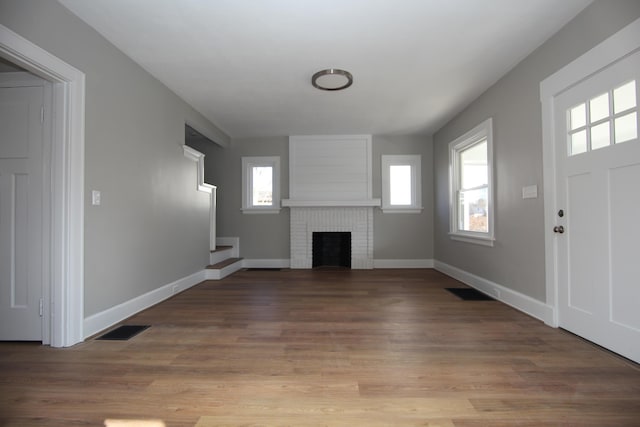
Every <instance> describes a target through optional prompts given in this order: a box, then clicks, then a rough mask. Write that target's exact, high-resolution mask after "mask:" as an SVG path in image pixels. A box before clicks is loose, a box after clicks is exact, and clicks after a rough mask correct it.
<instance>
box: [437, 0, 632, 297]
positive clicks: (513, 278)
mask: <svg viewBox="0 0 640 427" xmlns="http://www.w3.org/2000/svg"><path fill="white" fill-rule="evenodd" d="M639 16H640V1H637V0H601V1H597V2H595V3H593V4H591V5H589V6H588V7H587V8H586V9H585V10H584V11H583V12H582V13H580V14H579V15H578V16H577V17H576V18H575V19H574V20H572V21H571V22H570V23H569V24H567V25H566V26H565V27H564V28H563V29H561V30H560V31H559V32H558V33H557V34H556V35H554V36H553V37H552V38H550V39H549V40H548V41H547V42H546V43H544V44H543V45H542V46H541V47H540V48H538V49H537V50H536V51H535V52H533V53H532V54H531V55H529V56H528V57H527V58H525V59H524V60H523V61H522V62H521V63H520V64H518V65H517V66H516V67H515V68H514V69H513V70H512V71H511V72H509V73H508V74H507V75H505V76H504V77H503V78H502V79H501V80H499V81H498V82H497V83H496V84H495V85H494V86H493V87H491V88H490V89H489V90H487V91H486V92H485V93H484V94H483V95H481V96H480V97H479V98H478V99H477V100H475V101H474V102H473V103H472V104H471V105H470V106H468V107H467V108H466V109H465V110H464V111H463V112H462V113H461V114H459V115H458V116H457V117H455V118H454V119H453V120H451V121H450V122H449V123H448V124H447V125H445V126H444V127H443V128H442V129H440V130H439V131H438V132H437V133H436V134H435V135H434V153H435V174H436V176H435V203H436V214H435V230H436V233H435V258H436V259H437V260H439V261H442V262H445V263H447V264H450V265H453V266H455V267H458V268H461V269H463V270H466V271H468V272H470V273H473V274H475V275H478V276H480V277H483V278H485V279H488V280H491V281H493V282H496V283H498V284H500V285H503V286H506V287H508V288H511V289H514V290H516V291H518V292H521V293H523V294H525V295H529V296H531V297H533V298H535V299H538V300H540V301H546V295H545V282H544V280H545V266H544V233H545V232H550V230H545V229H544V214H543V197H544V195H543V194H542V187H543V182H542V119H541V107H540V97H539V85H540V82H541V81H542V80H544V79H545V78H546V77H548V76H549V75H551V74H553V73H554V72H555V71H557V70H558V69H560V68H562V67H563V66H564V65H566V64H568V63H569V62H571V61H572V60H573V59H575V58H577V57H579V56H580V55H581V54H583V53H584V52H586V51H588V50H589V49H591V48H592V47H594V46H595V45H596V44H598V43H599V42H601V41H603V40H604V39H606V38H607V37H608V36H610V35H612V34H614V33H615V32H616V31H618V30H619V29H621V28H623V27H624V26H625V25H627V24H629V23H631V22H632V21H634V20H635V19H636V18H638V17H639ZM488 117H493V120H494V121H493V126H494V128H493V129H494V165H495V166H494V167H495V175H494V177H495V186H496V188H495V195H496V198H495V200H494V202H495V207H496V216H495V236H496V239H497V240H496V244H495V247H493V248H489V247H482V246H477V245H473V244H469V243H462V242H457V241H452V240H450V239H449V236H448V235H447V232H448V230H449V193H448V188H449V181H448V167H449V163H448V143H449V142H450V141H452V140H454V139H455V138H456V137H458V136H460V135H462V134H463V133H465V132H466V131H468V130H470V129H471V128H473V127H474V126H476V125H477V124H479V123H480V122H482V121H483V120H485V119H487V118H488ZM531 184H536V185H538V195H539V198H538V199H527V200H523V199H522V193H521V191H522V187H523V186H526V185H531Z"/></svg>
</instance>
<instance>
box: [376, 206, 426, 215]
mask: <svg viewBox="0 0 640 427" xmlns="http://www.w3.org/2000/svg"><path fill="white" fill-rule="evenodd" d="M423 210H424V208H414V207H408V208H396V207H384V208H382V212H383V213H403V214H419V213H422V211H423Z"/></svg>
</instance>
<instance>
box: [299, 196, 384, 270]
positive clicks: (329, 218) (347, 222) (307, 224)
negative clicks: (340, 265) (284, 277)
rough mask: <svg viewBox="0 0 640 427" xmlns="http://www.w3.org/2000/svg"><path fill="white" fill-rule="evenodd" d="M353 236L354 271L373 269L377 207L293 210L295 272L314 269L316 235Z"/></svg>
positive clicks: (352, 263)
mask: <svg viewBox="0 0 640 427" xmlns="http://www.w3.org/2000/svg"><path fill="white" fill-rule="evenodd" d="M314 231H315V232H321V231H343V232H350V233H351V268H353V269H360V270H366V269H372V268H373V207H371V206H363V207H360V206H357V207H291V268H311V267H312V243H313V232H314Z"/></svg>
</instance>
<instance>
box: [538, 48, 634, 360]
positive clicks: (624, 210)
mask: <svg viewBox="0 0 640 427" xmlns="http://www.w3.org/2000/svg"><path fill="white" fill-rule="evenodd" d="M639 90H640V53H638V52H636V53H635V54H633V55H631V56H628V57H627V58H625V59H623V60H621V61H619V62H617V63H614V64H613V65H610V66H608V67H607V68H605V69H604V70H602V71H600V72H598V73H596V74H595V75H592V76H590V77H589V78H587V79H585V80H583V81H581V82H580V83H578V84H576V85H575V86H573V87H571V88H570V89H568V90H566V91H565V92H564V93H562V94H560V95H558V96H557V97H556V98H555V104H554V112H555V120H554V121H555V131H554V132H555V141H556V153H555V155H556V165H557V170H556V177H557V181H556V182H557V188H556V207H557V212H556V221H555V224H556V228H555V229H554V231H555V232H556V238H557V254H558V255H557V256H558V259H557V266H558V270H557V271H558V321H559V326H561V327H563V328H565V329H567V330H569V331H571V332H574V333H576V334H578V335H580V336H582V337H584V338H587V339H588V340H591V341H593V342H595V343H597V344H600V345H602V346H603V347H606V348H608V349H610V350H612V351H614V352H617V353H619V354H621V355H623V356H625V357H628V358H630V359H632V360H634V361H636V362H640V248H639V247H640V141H639V140H638V128H639V125H638V118H639V117H638V116H639V115H638V100H639V99H640V92H639ZM549 231H551V230H549Z"/></svg>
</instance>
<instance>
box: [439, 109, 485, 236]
mask: <svg viewBox="0 0 640 427" xmlns="http://www.w3.org/2000/svg"><path fill="white" fill-rule="evenodd" d="M492 153H493V125H492V119H488V120H486V121H484V122H483V123H481V124H480V125H478V126H476V127H475V128H474V129H472V130H471V131H469V132H467V133H466V134H464V135H463V136H461V137H460V138H458V139H456V140H455V141H453V142H451V143H450V144H449V166H450V171H451V177H450V180H451V191H450V206H451V208H450V211H451V225H450V233H449V234H450V236H451V238H452V239H454V240H462V241H466V242H472V243H478V244H483V245H488V246H493V241H494V237H493V215H494V210H493V189H492V181H493V179H492V177H493V165H492V157H493V154H492Z"/></svg>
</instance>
